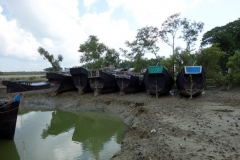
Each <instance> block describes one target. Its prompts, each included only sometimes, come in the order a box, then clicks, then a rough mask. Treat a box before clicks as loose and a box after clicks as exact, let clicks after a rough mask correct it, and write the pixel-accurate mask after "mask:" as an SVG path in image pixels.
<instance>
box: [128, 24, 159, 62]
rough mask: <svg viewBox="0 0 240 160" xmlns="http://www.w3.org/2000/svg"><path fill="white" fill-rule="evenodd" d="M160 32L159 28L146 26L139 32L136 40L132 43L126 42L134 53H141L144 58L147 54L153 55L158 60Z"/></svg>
mask: <svg viewBox="0 0 240 160" xmlns="http://www.w3.org/2000/svg"><path fill="white" fill-rule="evenodd" d="M158 38H159V31H158V28H157V27H152V26H149V27H148V26H146V27H143V28H141V29H139V30H138V33H137V36H136V40H134V41H133V42H132V43H130V42H128V41H127V42H126V44H127V46H128V47H130V48H131V49H132V52H133V53H136V54H139V53H141V55H142V56H144V55H145V54H146V53H152V54H154V55H155V57H156V58H157V53H158V51H159V47H158V46H157V43H158Z"/></svg>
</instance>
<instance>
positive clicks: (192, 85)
mask: <svg viewBox="0 0 240 160" xmlns="http://www.w3.org/2000/svg"><path fill="white" fill-rule="evenodd" d="M205 82H206V76H205V72H204V69H203V68H202V66H185V67H183V68H182V70H181V72H179V73H178V75H177V79H176V85H177V88H178V92H179V93H180V94H182V95H184V96H187V97H193V96H198V95H200V94H201V93H202V92H203V90H204V87H205Z"/></svg>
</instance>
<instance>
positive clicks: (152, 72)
mask: <svg viewBox="0 0 240 160" xmlns="http://www.w3.org/2000/svg"><path fill="white" fill-rule="evenodd" d="M46 77H47V79H48V80H49V83H50V86H52V88H55V94H58V93H61V92H65V91H70V90H76V89H77V90H78V92H79V93H80V94H83V93H87V92H94V95H95V96H96V95H98V94H99V93H110V92H117V91H119V93H120V94H121V95H122V94H126V93H135V92H141V91H144V90H146V91H147V93H148V94H151V95H155V96H156V97H158V96H160V95H165V94H169V92H170V91H171V89H172V87H173V85H174V82H176V86H177V89H178V92H179V93H180V94H182V95H184V96H188V97H193V96H197V95H200V94H201V93H202V91H203V90H204V87H205V81H206V77H205V73H204V70H203V68H202V66H185V67H184V68H183V69H182V70H181V72H180V73H178V75H177V78H176V81H174V78H173V75H172V74H171V73H170V72H169V71H168V70H167V69H166V67H164V66H149V67H148V68H147V69H146V71H145V72H144V73H143V74H134V73H131V72H129V71H126V70H119V71H104V70H101V69H98V70H87V69H86V68H83V67H78V68H70V71H69V73H68V74H66V73H62V74H60V73H47V74H46Z"/></svg>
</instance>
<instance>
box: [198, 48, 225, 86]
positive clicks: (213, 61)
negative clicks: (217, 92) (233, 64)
mask: <svg viewBox="0 0 240 160" xmlns="http://www.w3.org/2000/svg"><path fill="white" fill-rule="evenodd" d="M224 55H226V53H225V52H222V51H221V50H220V48H218V47H216V46H212V47H209V48H205V49H203V50H201V51H200V53H199V54H197V55H196V56H197V57H196V58H197V64H198V65H202V66H203V68H204V69H205V73H206V77H207V78H213V79H214V80H215V81H216V82H218V83H219V84H220V85H224V84H225V83H226V77H225V76H224V75H223V74H222V73H221V72H220V66H219V64H218V62H219V59H220V58H221V57H222V56H224Z"/></svg>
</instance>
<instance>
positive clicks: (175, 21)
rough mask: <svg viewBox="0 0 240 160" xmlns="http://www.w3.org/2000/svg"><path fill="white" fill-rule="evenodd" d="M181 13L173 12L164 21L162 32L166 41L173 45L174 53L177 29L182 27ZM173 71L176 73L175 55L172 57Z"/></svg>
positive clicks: (162, 37)
mask: <svg viewBox="0 0 240 160" xmlns="http://www.w3.org/2000/svg"><path fill="white" fill-rule="evenodd" d="M179 16H180V13H176V14H173V15H171V16H169V17H168V18H167V20H166V21H164V22H163V24H162V28H161V31H160V32H159V33H160V37H161V39H162V40H163V42H165V43H166V44H168V45H169V46H170V47H172V52H173V55H174V51H175V38H176V34H177V31H178V30H179V29H180V28H181V26H182V22H181V19H180V18H179ZM168 35H170V36H171V38H172V41H171V40H170V39H169V37H168ZM172 61H173V62H172V72H173V75H174V68H175V67H174V56H173V57H172Z"/></svg>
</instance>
